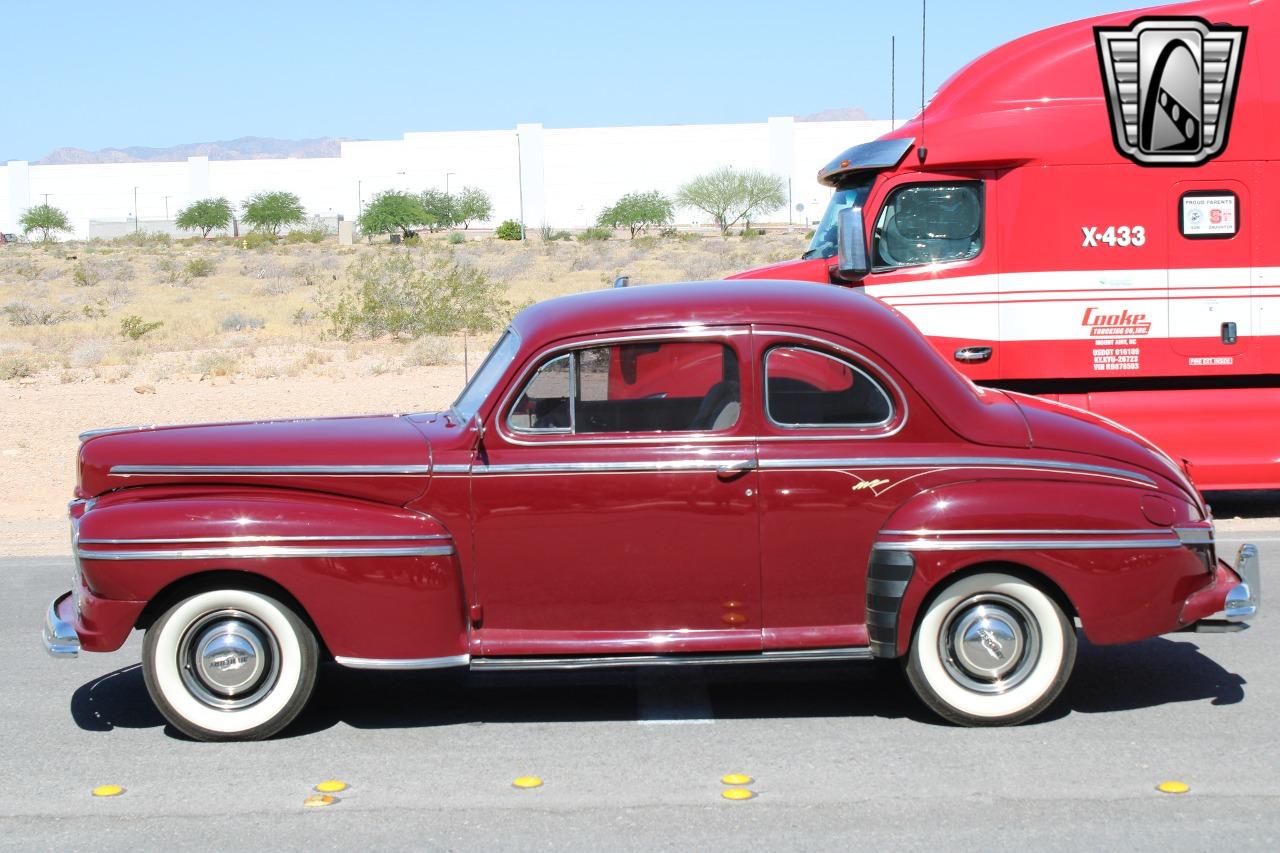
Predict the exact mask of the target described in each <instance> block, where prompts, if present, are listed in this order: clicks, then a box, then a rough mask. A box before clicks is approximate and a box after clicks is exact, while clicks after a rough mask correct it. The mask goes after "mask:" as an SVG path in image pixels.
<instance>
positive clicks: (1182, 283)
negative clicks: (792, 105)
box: [732, 0, 1280, 489]
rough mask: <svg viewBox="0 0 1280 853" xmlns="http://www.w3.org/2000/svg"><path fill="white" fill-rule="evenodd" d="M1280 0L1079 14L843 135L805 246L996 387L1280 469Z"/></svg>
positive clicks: (1212, 476)
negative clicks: (877, 124) (848, 138)
mask: <svg viewBox="0 0 1280 853" xmlns="http://www.w3.org/2000/svg"><path fill="white" fill-rule="evenodd" d="M1277 46H1280V2H1278V0H1252V2H1245V0H1230V1H1229V2H1225V1H1224V0H1212V1H1211V2H1196V3H1185V4H1180V5H1175V6H1163V7H1159V8H1154V9H1147V10H1141V11H1137V12H1126V13H1120V14H1114V15H1107V16H1104V17H1099V18H1094V19H1091V20H1086V21H1080V22H1076V23H1070V24H1064V25H1062V26H1057V27H1053V28H1051V29H1047V30H1043V31H1041V32H1037V33H1033V34H1031V35H1028V36H1025V37H1023V38H1020V39H1017V40H1015V41H1012V42H1010V43H1008V44H1005V45H1003V46H1001V47H999V48H996V49H995V50H993V51H991V52H990V53H988V54H986V55H985V56H983V57H981V58H979V59H977V60H976V61H974V62H973V63H971V64H970V65H969V66H967V67H966V68H964V69H963V70H961V71H960V72H959V73H957V74H956V75H955V76H953V77H952V78H951V79H950V80H948V81H947V82H946V83H945V84H943V86H942V87H941V88H940V89H939V90H938V92H937V94H936V95H935V96H934V98H933V99H932V101H931V102H930V103H929V104H928V105H927V107H926V108H925V109H924V110H923V111H922V112H921V114H920V115H918V116H916V118H914V119H913V120H912V121H910V122H908V123H907V124H905V125H903V126H902V127H900V128H897V129H896V130H893V131H891V132H890V133H888V134H885V135H884V136H883V137H881V138H880V139H878V140H876V141H874V142H870V143H867V144H864V145H858V146H855V147H853V148H850V149H849V150H847V151H845V152H844V153H842V154H840V155H839V156H838V157H837V158H836V159H835V160H833V161H832V162H831V163H830V164H828V165H827V166H826V167H825V168H823V169H822V170H821V171H820V172H819V175H818V179H819V181H820V182H822V183H823V184H826V185H828V186H831V187H833V188H835V193H834V195H833V197H832V200H831V204H830V206H829V207H828V209H827V210H826V212H825V214H824V216H823V218H822V220H821V223H820V224H819V225H818V227H817V229H816V230H815V233H814V236H813V242H812V244H811V245H810V248H809V251H807V252H806V253H805V254H804V256H803V258H802V259H800V260H797V261H788V262H785V263H781V264H776V265H773V266H769V267H765V268H762V269H755V270H750V271H747V272H743V273H740V274H738V275H736V276H732V278H771V279H778V278H787V279H799V280H805V281H818V282H832V283H837V284H844V285H848V286H854V287H861V288H862V289H863V290H864V291H865V292H866V293H867V294H868V295H871V296H875V297H877V298H879V299H881V300H883V301H884V302H886V303H887V304H889V305H891V306H893V307H895V308H897V309H898V310H899V311H901V312H902V313H904V314H905V315H906V316H907V317H909V318H910V319H911V320H912V321H914V322H915V324H916V325H917V326H918V327H919V328H920V330H921V331H922V332H923V333H924V334H925V335H926V336H928V337H929V338H930V340H931V341H932V342H933V344H934V346H935V347H936V348H937V349H938V350H940V351H941V352H942V353H943V354H944V355H945V356H946V357H947V358H948V359H952V360H953V363H954V364H956V365H957V366H958V367H959V368H960V369H961V370H962V371H963V372H964V373H965V374H966V375H968V376H969V377H970V378H971V379H973V380H974V381H975V382H977V383H978V384H982V385H991V386H997V387H1001V388H1010V389H1014V390H1019V391H1025V392H1030V393H1034V394H1039V395H1042V396H1045V397H1049V398H1052V399H1055V400H1059V401H1061V402H1064V403H1068V404H1071V405H1074V406H1077V407H1079V408H1082V409H1087V410H1090V411H1092V412H1095V413H1097V414H1100V415H1103V416H1105V417H1108V418H1111V419H1112V420H1114V421H1116V422H1118V423H1120V424H1123V425H1125V426H1127V427H1129V428H1131V429H1133V430H1135V431H1137V432H1140V433H1142V434H1144V435H1145V436H1147V437H1148V438H1150V439H1151V440H1153V441H1155V442H1156V443H1157V444H1159V445H1160V446H1162V447H1163V448H1164V449H1165V450H1166V451H1168V452H1169V453H1170V454H1172V455H1174V456H1175V457H1181V458H1183V459H1185V460H1187V462H1188V464H1189V467H1190V471H1191V473H1192V474H1193V476H1194V478H1195V481H1196V482H1197V483H1198V484H1199V485H1200V487H1201V488H1204V489H1252V488H1276V487H1280V239H1277V236H1278V235H1280V201H1278V199H1280V163H1277V155H1278V154H1280V103H1277V102H1278V101H1280V50H1274V49H1271V48H1273V47H1277Z"/></svg>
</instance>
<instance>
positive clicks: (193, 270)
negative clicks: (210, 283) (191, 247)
mask: <svg viewBox="0 0 1280 853" xmlns="http://www.w3.org/2000/svg"><path fill="white" fill-rule="evenodd" d="M217 269H218V265H217V264H215V263H214V262H213V261H211V260H209V259H208V258H192V259H191V260H189V261H187V265H186V266H185V267H183V270H184V271H185V272H186V274H187V276H188V277H189V278H208V277H209V276H211V275H213V273H214V272H215V271H216V270H217Z"/></svg>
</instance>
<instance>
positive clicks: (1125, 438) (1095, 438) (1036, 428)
mask: <svg viewBox="0 0 1280 853" xmlns="http://www.w3.org/2000/svg"><path fill="white" fill-rule="evenodd" d="M1005 393H1006V394H1008V396H1009V398H1010V399H1011V400H1013V402H1014V403H1016V404H1017V406H1018V408H1019V409H1020V410H1021V411H1022V415H1023V417H1024V418H1026V421H1027V430H1028V432H1029V434H1030V436H1031V446H1032V447H1033V448H1040V449H1043V450H1062V451H1068V452H1075V453H1083V454H1088V455H1091V456H1099V457H1104V458H1106V459H1110V460H1113V461H1116V462H1121V463H1124V464H1127V465H1131V466H1134V467H1137V468H1140V469H1142V470H1144V471H1146V472H1148V473H1150V474H1154V475H1155V477H1156V480H1157V482H1159V483H1160V484H1161V487H1162V488H1163V489H1165V490H1171V491H1174V492H1176V493H1179V494H1181V495H1182V496H1183V497H1185V499H1187V500H1189V501H1191V503H1192V504H1194V505H1195V506H1197V507H1199V508H1200V509H1201V512H1202V513H1207V508H1206V507H1205V506H1204V501H1203V499H1202V498H1201V496H1200V493H1199V492H1198V491H1196V488H1195V486H1194V485H1193V484H1192V483H1191V480H1190V478H1189V477H1188V476H1187V474H1186V472H1185V471H1183V470H1182V468H1180V467H1179V466H1178V464H1177V463H1176V462H1174V460H1172V459H1171V458H1169V456H1168V454H1166V453H1165V452H1164V451H1163V450H1161V449H1160V448H1158V447H1156V446H1155V445H1154V444H1152V443H1151V442H1150V441H1148V440H1147V439H1145V438H1143V437H1142V436H1140V435H1138V434H1137V433H1136V432H1133V431H1132V430H1130V429H1128V428H1126V427H1123V426H1121V425H1120V424H1117V423H1115V422H1114V421H1111V420H1108V419H1106V418H1104V417H1101V416H1099V415H1096V414H1094V413H1092V412H1087V411H1085V410H1084V409H1077V408H1075V407H1074V406H1068V405H1066V404H1064V403H1057V402H1054V401H1052V400H1046V399H1044V398H1042V397H1032V396H1029V395H1027V394H1018V393H1016V392H1011V391H1006V392H1005Z"/></svg>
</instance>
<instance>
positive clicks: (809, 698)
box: [0, 519, 1280, 850]
mask: <svg viewBox="0 0 1280 853" xmlns="http://www.w3.org/2000/svg"><path fill="white" fill-rule="evenodd" d="M1254 522H1255V523H1253V524H1252V525H1251V526H1250V529H1249V530H1248V531H1247V534H1241V533H1221V534H1220V535H1219V540H1220V546H1221V550H1222V552H1223V553H1226V552H1228V550H1230V551H1231V552H1234V545H1235V544H1237V543H1238V541H1240V540H1241V539H1242V538H1247V539H1248V540H1250V541H1255V542H1257V543H1258V544H1259V547H1260V549H1261V553H1262V558H1263V567H1264V569H1263V571H1264V575H1265V576H1266V577H1265V585H1266V586H1267V587H1268V588H1269V590H1275V591H1276V593H1280V586H1278V585H1277V582H1276V580H1275V579H1276V578H1277V575H1276V569H1275V567H1276V566H1277V565H1280V524H1276V523H1274V522H1272V521H1266V520H1262V519H1255V520H1254ZM0 570H2V571H3V572H4V574H5V576H6V578H7V579H8V584H7V588H8V589H9V594H8V595H6V596H4V598H3V600H0V612H2V613H3V620H0V650H2V651H3V654H4V660H6V661H7V662H8V663H9V665H8V666H7V667H6V670H5V671H6V672H8V673H9V674H10V678H9V685H8V689H7V690H6V691H5V692H4V699H3V701H4V706H5V718H6V723H5V726H4V727H3V735H2V736H0V737H2V741H0V744H2V746H3V755H4V770H5V772H4V780H5V785H4V789H3V797H2V798H0V846H2V847H4V848H11V849H22V850H29V849H54V848H56V849H60V850H77V849H93V850H107V849H126V848H129V849H154V848H158V847H160V846H161V845H164V846H183V847H195V848H208V849H214V848H217V849H244V848H256V849H299V850H301V849H307V850H312V849H349V848H352V847H355V846H357V845H363V846H366V847H370V848H373V849H383V848H415V849H494V848H498V849H512V848H522V849H565V848H569V849H583V850H588V849H589V850H601V849H690V848H696V849H725V850H733V849H746V848H757V849H758V848H770V847H775V848H776V847H787V848H795V847H800V846H806V847H807V846H819V845H821V846H833V845H835V844H841V845H843V846H847V847H856V848H860V849H876V848H890V849H904V848H905V849H958V848H966V849H971V848H981V849H988V850H1014V849H1028V848H1031V849H1050V850H1056V849H1062V850H1068V849H1070V850H1080V849H1101V848H1103V847H1107V846H1110V847H1119V848H1124V849H1151V850H1155V849H1162V850H1163V849H1205V848H1209V847H1219V846H1220V847H1227V848H1231V849H1267V850H1274V849H1277V848H1280V739H1278V738H1277V737H1276V735H1275V732H1276V726H1277V723H1276V711H1277V708H1280V656H1278V655H1277V654H1276V653H1275V649H1276V642H1277V638H1280V617H1278V616H1277V615H1276V614H1275V613H1271V612H1266V614H1265V616H1264V617H1263V618H1261V619H1260V620H1259V621H1258V622H1257V623H1256V624H1255V625H1254V626H1253V627H1252V628H1251V629H1250V630H1248V631H1245V632H1243V633H1241V634H1234V635H1220V634H1180V635H1172V636H1169V637H1164V638H1159V639H1155V640H1150V641H1147V642H1144V643H1139V644H1135V645H1130V646H1119V647H1096V646H1087V645H1086V646H1083V647H1082V649H1081V653H1080V656H1079V660H1078V662H1077V664H1076V670H1075V675H1074V677H1073V680H1072V682H1071V684H1070V685H1069V686H1068V688H1067V691H1066V693H1065V694H1064V696H1063V698H1062V699H1061V700H1060V701H1059V703H1058V704H1057V705H1056V706H1055V707H1054V708H1052V709H1051V710H1050V712H1049V713H1048V714H1047V715H1046V716H1045V717H1044V718H1043V719H1041V720H1040V721H1038V722H1036V723H1034V724H1031V725H1027V726H1023V727H1020V728H1015V729H995V730H966V729H959V728H953V727H950V726H947V725H943V724H941V723H939V722H938V721H937V720H935V719H934V718H932V717H930V716H929V715H928V713H927V712H926V711H925V710H924V709H923V707H922V706H921V705H920V704H919V703H918V702H917V700H916V699H915V698H914V696H913V695H912V694H911V693H910V690H909V688H907V687H906V685H905V683H903V682H902V681H900V680H899V679H897V678H895V677H894V676H893V674H892V673H889V674H886V673H883V672H880V671H878V670H877V669H876V668H875V667H873V666H869V665H853V664H848V665H839V664H828V665H822V666H807V667H781V668H779V667H767V668H762V667H752V668H735V669H732V670H726V669H714V670H713V669H703V670H696V671H694V670H688V671H680V672H671V671H633V672H618V671H613V672H607V673H594V674H593V673H578V674H554V675H537V676H533V675H514V674H486V675H485V676H483V677H481V676H469V677H462V676H456V675H450V674H441V673H435V674H376V675H375V674H369V673H361V672H355V671H350V670H343V669H340V668H332V669H327V670H326V671H324V672H323V673H322V675H321V682H320V686H319V688H318V692H317V695H316V697H315V699H314V700H313V702H312V705H311V706H310V708H309V709H308V710H307V711H306V712H304V715H303V716H302V718H300V720H299V721H298V722H297V723H296V724H295V725H294V726H293V727H291V728H290V729H289V730H287V732H286V733H285V735H284V736H282V737H280V738H277V739H275V740H272V741H268V742H264V743H248V744H239V743H236V744H201V743H194V742H191V741H188V740H185V739H183V738H182V737H181V736H180V735H178V734H177V733H176V732H175V731H173V730H172V729H171V728H169V727H167V726H166V725H165V724H164V722H163V720H162V719H161V717H160V715H159V714H158V712H157V711H156V710H155V709H154V708H153V707H152V705H151V703H150V700H149V699H148V697H147V694H146V690H145V687H144V686H143V680H142V673H141V669H140V667H139V666H138V660H139V648H140V645H141V642H140V639H141V638H140V637H139V636H138V635H135V636H134V638H133V639H132V640H130V642H129V643H128V644H127V645H126V646H125V648H124V649H122V650H121V651H119V652H117V653H114V654H111V655H82V656H81V657H79V658H77V659H75V660H71V661H56V660H53V659H51V658H49V657H47V656H46V655H45V654H44V652H43V651H42V649H41V648H40V642H39V626H40V621H41V618H42V615H43V608H44V607H45V606H47V604H48V602H49V600H50V599H51V598H52V597H53V595H54V594H56V593H58V592H61V591H62V590H63V589H65V588H66V582H67V578H68V576H69V574H70V561H69V558H68V559H56V558H44V559H37V558H23V559H2V560H0ZM1265 604H1266V605H1267V606H1269V607H1274V605H1273V604H1272V600H1265ZM731 772H741V773H745V774H748V775H750V776H752V777H753V778H754V779H755V781H754V782H753V783H752V784H751V785H749V786H748V787H749V789H750V790H752V791H754V792H755V794H756V796H755V797H754V798H753V799H750V800H746V801H739V802H731V801H728V800H725V799H724V798H722V797H721V792H722V790H723V789H724V788H725V786H724V785H723V784H721V782H720V778H721V777H722V776H723V775H724V774H726V773H731ZM525 775H536V776H539V777H541V778H542V780H543V785H542V787H540V788H537V789H532V790H519V789H516V788H514V787H512V784H511V783H512V781H513V780H514V779H515V778H516V777H519V776H525ZM326 779H340V780H342V781H344V782H346V783H348V784H349V785H350V787H349V788H348V789H347V790H345V791H343V792H341V793H339V794H338V795H337V802H335V803H334V804H333V805H329V806H325V807H322V808H312V809H308V808H304V807H303V800H304V798H306V797H307V796H308V795H309V794H311V793H312V790H311V789H312V786H314V785H315V784H316V783H318V782H320V781H322V780H326ZM1165 780H1179V781H1182V782H1185V783H1186V784H1187V785H1189V786H1190V791H1189V792H1188V793H1185V794H1181V795H1171V794H1162V793H1159V792H1158V791H1157V790H1156V785H1157V784H1158V783H1160V782H1162V781H1165ZM102 784H118V785H121V786H123V787H124V788H125V793H124V794H123V795H121V796H118V797H114V798H110V799H105V798H94V797H93V796H91V794H90V792H91V789H92V788H94V787H95V786H97V785H102Z"/></svg>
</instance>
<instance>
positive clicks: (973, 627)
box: [938, 592, 1041, 694]
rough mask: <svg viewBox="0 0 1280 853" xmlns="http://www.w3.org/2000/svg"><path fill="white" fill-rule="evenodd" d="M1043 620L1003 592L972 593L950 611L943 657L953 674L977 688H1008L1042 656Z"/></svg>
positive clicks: (996, 690)
mask: <svg viewBox="0 0 1280 853" xmlns="http://www.w3.org/2000/svg"><path fill="white" fill-rule="evenodd" d="M1040 645H1041V643H1040V625H1039V623H1038V622H1037V621H1036V619H1035V617H1034V616H1032V614H1031V611H1030V610H1028V609H1027V607H1026V606H1025V605H1024V604H1022V602H1020V601H1018V600H1016V599H1014V598H1011V597H1010V596H1007V595H1001V594H999V593H992V592H984V593H979V594H977V595H973V596H970V597H969V598H967V599H965V600H964V601H962V602H960V603H959V604H957V605H956V606H955V607H953V608H952V609H951V612H950V613H948V614H947V618H946V619H945V620H944V621H943V623H942V630H941V631H940V632H939V633H938V656H939V658H940V659H941V660H942V665H943V668H945V669H946V671H947V674H948V675H950V676H951V678H952V679H953V680H954V681H955V682H956V683H957V684H959V685H960V686H961V687H964V688H966V689H968V690H972V691H973V692H975V693H988V694H994V693H1005V692H1007V691H1009V690H1012V689H1013V688H1014V687H1017V686H1018V685H1019V684H1021V683H1022V682H1023V681H1024V680H1025V679H1026V678H1027V676H1028V675H1030V674H1031V672H1032V671H1033V670H1034V669H1035V667H1036V664H1037V663H1038V662H1039V660H1040Z"/></svg>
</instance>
